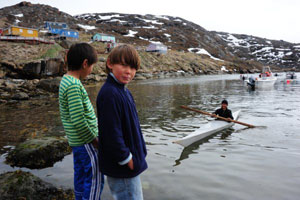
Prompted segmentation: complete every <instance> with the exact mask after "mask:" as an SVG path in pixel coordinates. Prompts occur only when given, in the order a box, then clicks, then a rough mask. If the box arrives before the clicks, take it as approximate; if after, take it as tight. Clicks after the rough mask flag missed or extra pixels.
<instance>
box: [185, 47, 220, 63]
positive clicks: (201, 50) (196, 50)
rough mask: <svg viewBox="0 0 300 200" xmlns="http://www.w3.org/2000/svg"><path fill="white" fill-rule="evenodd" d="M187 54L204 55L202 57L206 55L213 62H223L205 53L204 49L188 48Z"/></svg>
mask: <svg viewBox="0 0 300 200" xmlns="http://www.w3.org/2000/svg"><path fill="white" fill-rule="evenodd" d="M188 51H189V52H192V53H196V54H204V55H208V56H209V57H210V58H211V59H213V60H219V61H223V60H221V59H219V58H216V57H214V56H212V55H211V54H210V53H209V52H208V51H206V50H205V49H203V48H189V49H188Z"/></svg>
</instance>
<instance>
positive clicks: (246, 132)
mask: <svg viewBox="0 0 300 200" xmlns="http://www.w3.org/2000/svg"><path fill="white" fill-rule="evenodd" d="M298 77H299V76H298ZM101 85H102V84H98V85H94V86H89V87H87V91H88V93H89V96H90V99H91V101H92V103H93V105H94V106H95V100H96V96H97V94H98V91H99V89H100V88H101ZM128 88H129V89H130V90H131V92H132V93H133V96H134V98H135V101H136V104H137V109H138V115H139V118H140V121H141V128H142V131H143V134H144V137H145V141H146V143H147V149H148V156H147V161H148V163H149V169H148V170H147V171H146V172H145V173H143V175H142V180H143V183H145V182H146V183H147V184H148V186H149V187H148V190H147V189H146V190H145V194H147V195H145V199H172V200H177V199H188V200H189V199H191V200H194V199H200V198H201V199H214V200H219V199H220V200H221V199H243V200H252V199H253V198H255V199H270V197H272V199H274V200H281V199H298V197H299V195H300V192H299V187H300V177H299V176H295V174H298V173H299V169H300V165H299V162H298V161H299V159H300V147H299V143H300V135H299V122H300V110H299V105H300V92H299V91H300V84H299V83H297V82H296V83H292V84H286V83H285V82H278V83H276V84H275V86H274V88H273V89H272V90H256V91H253V92H249V91H247V89H246V88H245V87H244V85H243V84H242V83H241V82H240V80H239V76H238V75H228V76H225V75H224V76H201V77H194V78H177V79H161V80H146V81H136V82H132V83H131V84H130V85H129V86H128ZM224 98H226V99H227V100H228V101H229V108H230V109H231V110H232V111H235V110H239V109H242V112H241V115H240V121H243V122H246V123H249V124H254V125H257V126H261V127H258V128H254V129H249V128H245V127H243V126H241V125H235V126H234V127H233V129H228V130H227V131H223V132H222V133H218V134H217V135H215V136H212V137H211V138H209V139H206V140H203V141H199V142H197V143H195V144H193V145H191V146H189V147H187V148H184V149H183V148H182V147H181V146H179V145H177V144H173V143H172V142H173V141H174V140H177V139H179V138H182V137H184V136H186V135H188V134H190V133H191V132H193V131H195V130H196V129H198V128H199V127H201V126H202V125H203V124H206V123H209V121H210V120H212V119H211V118H210V117H207V116H204V115H201V114H198V113H194V112H190V111H187V110H183V109H181V108H180V107H179V106H180V105H186V106H191V107H194V108H198V109H201V110H206V111H208V112H212V111H214V110H215V109H216V108H218V107H219V106H220V102H221V101H222V99H224ZM24 129H26V131H23V130H24ZM22 133H23V134H24V133H25V135H22ZM31 134H32V136H33V137H34V135H36V136H39V135H41V134H63V127H62V125H61V122H60V118H59V112H58V103H57V99H56V98H53V99H51V98H50V99H44V100H39V101H37V102H31V103H20V104H18V105H17V106H16V107H14V106H6V107H1V113H0V149H1V148H2V147H3V148H2V150H1V152H0V153H5V152H6V151H8V150H9V149H11V148H12V147H11V146H13V145H16V144H18V143H19V142H21V141H22V140H24V139H26V137H28V136H30V135H31ZM3 161H4V157H3V156H2V157H0V169H1V170H0V171H1V173H2V172H4V171H11V170H15V169H12V168H11V167H9V166H7V165H6V164H5V163H3ZM266 169H267V170H266ZM31 172H33V173H34V174H36V175H38V176H39V177H41V178H42V179H44V180H47V181H48V182H51V183H54V184H57V185H60V184H63V185H64V186H72V175H73V171H72V158H71V156H69V157H68V156H67V157H66V158H65V159H64V160H63V161H62V162H59V163H56V165H55V166H54V167H53V168H47V169H44V170H37V171H31ZM49 174H51V176H47V175H49ZM261 177H266V178H263V179H262V178H261ZM200 186H201V187H200ZM149 188H150V189H149ZM151 188H152V189H153V188H155V192H152V191H153V190H152V189H151ZM182 191H184V192H182ZM199 195H201V196H199Z"/></svg>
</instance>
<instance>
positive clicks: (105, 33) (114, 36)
mask: <svg viewBox="0 0 300 200" xmlns="http://www.w3.org/2000/svg"><path fill="white" fill-rule="evenodd" d="M95 35H105V36H111V37H115V36H114V35H108V34H106V33H95V34H94V36H95Z"/></svg>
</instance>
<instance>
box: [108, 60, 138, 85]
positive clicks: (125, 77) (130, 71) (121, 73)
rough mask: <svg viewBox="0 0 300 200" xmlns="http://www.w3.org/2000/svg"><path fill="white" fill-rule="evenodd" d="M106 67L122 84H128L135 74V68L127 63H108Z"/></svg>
mask: <svg viewBox="0 0 300 200" xmlns="http://www.w3.org/2000/svg"><path fill="white" fill-rule="evenodd" d="M108 68H109V69H111V72H112V73H113V74H114V76H115V77H116V79H118V81H119V82H120V83H122V84H128V83H129V82H130V81H131V80H132V79H133V78H134V76H135V73H136V69H135V68H132V67H130V66H129V65H122V64H108Z"/></svg>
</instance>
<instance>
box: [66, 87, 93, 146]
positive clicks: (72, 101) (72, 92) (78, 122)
mask: <svg viewBox="0 0 300 200" xmlns="http://www.w3.org/2000/svg"><path fill="white" fill-rule="evenodd" d="M66 97H67V99H68V108H69V114H70V119H71V122H72V124H73V125H74V127H75V129H76V132H77V133H80V135H81V138H82V140H83V141H84V142H85V143H86V144H87V143H90V142H92V141H93V140H94V138H95V137H96V136H95V134H94V133H93V130H92V129H91V128H90V127H89V124H88V123H87V121H86V120H87V119H86V117H85V115H84V107H83V102H82V101H83V100H82V99H83V98H82V92H81V89H80V86H79V85H71V86H69V87H68V89H67V91H66Z"/></svg>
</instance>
